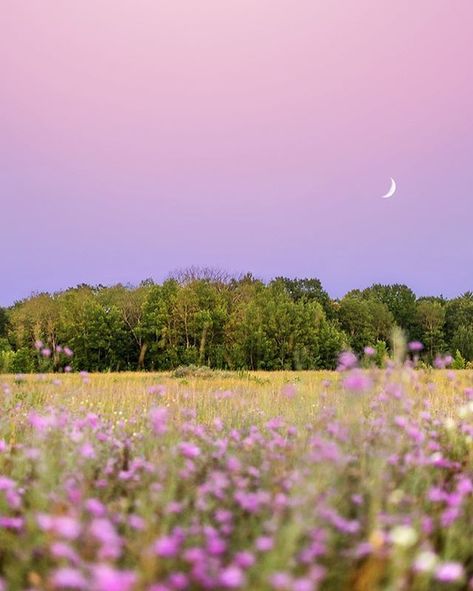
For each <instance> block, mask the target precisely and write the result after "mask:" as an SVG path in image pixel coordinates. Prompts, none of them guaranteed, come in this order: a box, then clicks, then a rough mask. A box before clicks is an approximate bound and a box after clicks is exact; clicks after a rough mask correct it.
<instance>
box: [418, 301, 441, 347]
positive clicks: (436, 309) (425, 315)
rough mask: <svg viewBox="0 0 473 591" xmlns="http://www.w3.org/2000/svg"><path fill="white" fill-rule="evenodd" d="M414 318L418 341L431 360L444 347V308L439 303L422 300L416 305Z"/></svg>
mask: <svg viewBox="0 0 473 591" xmlns="http://www.w3.org/2000/svg"><path fill="white" fill-rule="evenodd" d="M416 317H417V325H418V327H419V331H420V332H419V335H420V340H421V341H422V342H423V343H424V345H425V346H426V349H427V351H428V352H429V355H430V358H431V359H432V358H433V357H434V354H435V353H438V352H440V351H442V350H443V349H444V347H445V338H444V337H445V335H444V332H443V327H444V324H445V307H444V306H443V305H442V304H441V303H440V302H439V301H435V300H429V299H428V298H424V299H422V300H419V301H418V303H417V310H416Z"/></svg>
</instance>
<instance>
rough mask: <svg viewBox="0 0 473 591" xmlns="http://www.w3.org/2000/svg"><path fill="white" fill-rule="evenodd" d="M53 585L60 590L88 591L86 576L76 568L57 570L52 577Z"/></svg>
mask: <svg viewBox="0 0 473 591" xmlns="http://www.w3.org/2000/svg"><path fill="white" fill-rule="evenodd" d="M52 584H53V586H54V587H58V588H60V589H87V588H88V584H87V581H86V579H85V578H84V575H83V574H82V573H81V572H80V571H79V570H77V569H76V568H70V567H63V568H59V569H57V570H56V571H55V572H54V574H53V576H52Z"/></svg>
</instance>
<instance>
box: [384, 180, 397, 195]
mask: <svg viewBox="0 0 473 591" xmlns="http://www.w3.org/2000/svg"><path fill="white" fill-rule="evenodd" d="M395 192H396V181H395V180H394V179H393V178H392V177H391V186H390V188H389V191H388V192H387V193H386V194H385V195H381V199H389V198H390V197H392V196H393V195H394V193H395Z"/></svg>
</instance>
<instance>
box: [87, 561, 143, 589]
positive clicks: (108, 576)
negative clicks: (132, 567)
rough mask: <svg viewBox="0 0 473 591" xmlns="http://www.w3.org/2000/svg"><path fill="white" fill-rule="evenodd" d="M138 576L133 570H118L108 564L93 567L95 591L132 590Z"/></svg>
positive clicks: (93, 586) (93, 587)
mask: <svg viewBox="0 0 473 591" xmlns="http://www.w3.org/2000/svg"><path fill="white" fill-rule="evenodd" d="M136 580H137V576H136V574H135V573H134V572H133V571H126V570H116V569H114V568H113V567H111V566H109V565H108V564H100V565H98V566H95V567H94V568H93V585H92V589H93V591H131V589H132V588H133V586H134V585H135V583H136Z"/></svg>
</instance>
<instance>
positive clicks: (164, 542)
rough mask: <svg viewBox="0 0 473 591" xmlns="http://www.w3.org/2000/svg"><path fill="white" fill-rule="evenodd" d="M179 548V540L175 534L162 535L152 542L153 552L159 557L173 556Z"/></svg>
mask: <svg viewBox="0 0 473 591" xmlns="http://www.w3.org/2000/svg"><path fill="white" fill-rule="evenodd" d="M180 548H181V542H180V540H179V539H178V538H177V537H175V536H163V537H162V538H159V539H158V540H156V542H155V543H154V553H155V554H156V555H157V556H160V557H161V558H174V556H177V554H178V552H179V550H180Z"/></svg>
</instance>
